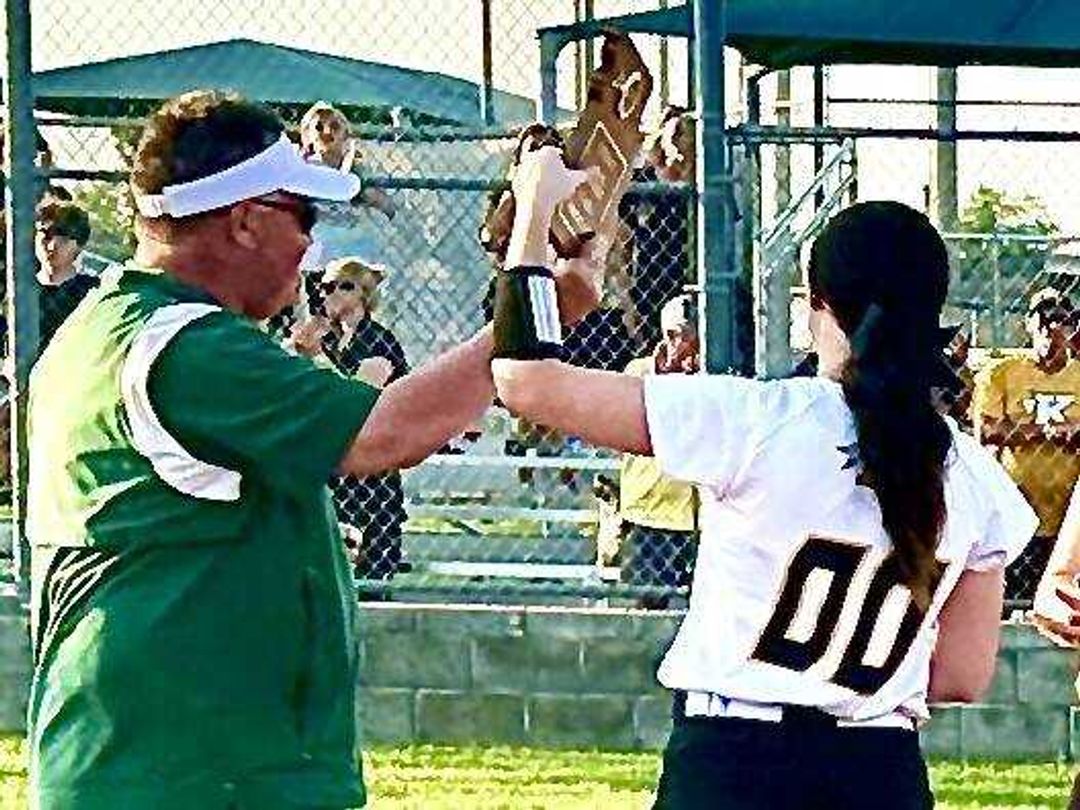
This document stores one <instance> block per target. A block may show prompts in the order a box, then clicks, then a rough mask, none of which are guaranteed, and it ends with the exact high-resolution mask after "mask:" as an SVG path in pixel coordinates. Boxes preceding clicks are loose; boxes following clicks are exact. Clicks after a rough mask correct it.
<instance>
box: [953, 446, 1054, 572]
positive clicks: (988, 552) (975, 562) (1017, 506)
mask: <svg viewBox="0 0 1080 810" xmlns="http://www.w3.org/2000/svg"><path fill="white" fill-rule="evenodd" d="M956 441H957V442H958V443H961V446H960V451H961V452H962V453H964V455H965V456H966V458H967V461H968V465H969V468H970V469H971V471H972V473H973V475H974V477H975V486H976V488H977V492H978V497H979V500H980V502H981V503H982V506H983V515H984V519H983V521H982V525H983V529H982V532H981V534H980V536H979V537H977V538H976V539H975V542H974V543H973V544H972V546H971V550H970V551H969V553H968V557H967V563H966V566H965V567H967V568H969V569H971V570H974V571H988V570H990V569H992V568H1001V567H1004V566H1006V565H1008V564H1009V563H1011V562H1012V561H1013V560H1014V559H1016V557H1017V556H1019V554H1020V552H1021V551H1023V550H1024V546H1026V545H1027V544H1028V542H1029V541H1030V540H1031V538H1032V536H1033V535H1034V534H1035V531H1036V529H1038V527H1039V518H1038V516H1037V515H1036V514H1035V510H1033V509H1032V508H1031V505H1030V504H1028V502H1027V500H1026V499H1025V498H1024V496H1023V494H1022V493H1021V492H1020V489H1019V488H1018V487H1017V486H1016V484H1015V483H1014V482H1013V480H1012V479H1011V478H1010V477H1009V474H1008V473H1007V472H1005V469H1004V468H1003V467H1002V466H1001V465H1000V464H998V462H997V460H996V459H995V458H994V457H993V456H992V455H991V454H990V453H989V452H988V451H987V450H986V448H984V447H981V446H979V444H978V443H977V442H976V441H975V440H974V439H973V438H971V437H970V436H967V435H962V434H961V435H958V436H957V439H956Z"/></svg>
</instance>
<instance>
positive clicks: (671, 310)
mask: <svg viewBox="0 0 1080 810" xmlns="http://www.w3.org/2000/svg"><path fill="white" fill-rule="evenodd" d="M696 313H697V309H696V306H695V302H694V299H693V297H692V296H690V295H680V296H677V297H676V298H673V299H672V300H670V301H669V302H668V303H667V304H665V305H664V308H663V309H662V310H660V329H661V332H662V335H663V337H662V338H661V339H660V342H659V343H658V344H657V346H656V349H655V350H654V351H653V352H652V354H651V355H650V356H648V357H639V358H637V359H635V360H632V361H631V362H630V364H629V365H627V367H626V373H627V374H633V375H634V376H638V377H645V376H648V375H651V374H692V373H694V372H696V371H697V370H698V364H699V360H700V347H699V344H698V333H697V318H696ZM619 516H620V517H621V519H622V555H621V556H622V579H623V581H625V582H629V583H631V584H633V585H656V586H662V587H668V588H675V587H688V586H689V585H690V580H691V576H692V573H693V567H694V556H695V554H694V543H695V535H696V533H697V495H696V492H695V490H694V487H693V486H691V485H690V484H687V483H684V482H682V481H676V480H674V479H672V478H669V477H668V476H666V475H664V473H663V472H661V470H660V465H659V463H658V462H657V461H656V459H655V458H653V457H652V456H637V455H633V454H632V453H626V454H624V455H623V458H622V468H621V471H620V474H619ZM668 602H669V596H668V595H666V594H651V595H649V596H647V597H645V598H644V599H642V601H641V605H642V607H647V608H653V609H658V608H665V607H667V605H668Z"/></svg>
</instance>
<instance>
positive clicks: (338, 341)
mask: <svg viewBox="0 0 1080 810" xmlns="http://www.w3.org/2000/svg"><path fill="white" fill-rule="evenodd" d="M385 276H386V270H385V268H384V267H382V266H381V265H378V264H374V263H371V262H367V261H365V260H363V259H360V258H358V257H355V256H347V257H343V258H340V259H335V260H333V261H331V262H329V263H327V265H326V267H325V269H324V270H323V273H322V275H321V277H319V286H320V289H319V295H318V303H317V304H316V305H315V306H316V307H317V308H320V309H321V311H322V315H324V316H325V317H324V318H323V317H317V318H316V319H314V325H313V327H312V328H311V330H309V329H307V328H306V326H305V325H304V324H301V325H300V326H299V327H298V330H302V331H305V332H309V334H308V335H307V336H306V339H305V337H303V336H302V337H300V339H299V340H298V341H294V342H295V343H296V348H297V349H298V350H300V351H303V352H305V353H308V354H313V355H315V356H316V358H317V361H318V358H320V357H321V358H323V359H324V360H325V361H326V362H329V363H330V364H332V365H333V366H334V368H336V369H337V370H338V371H339V372H341V373H342V374H344V375H346V376H349V377H360V378H362V379H364V380H365V381H367V382H369V383H371V384H373V385H377V386H380V387H382V386H384V385H387V384H389V383H391V382H393V381H394V380H396V379H398V378H399V377H403V376H405V375H406V374H408V372H409V364H408V361H407V360H406V358H405V352H404V350H403V349H402V348H401V344H400V343H399V342H398V339H397V338H396V337H395V336H394V333H393V332H391V331H390V330H389V329H387V328H386V327H385V326H383V325H382V324H381V323H378V322H377V321H376V320H374V318H373V317H372V315H373V314H374V312H375V310H376V308H377V307H378V303H379V285H380V284H381V283H382V281H383V279H384V278H385ZM305 343H307V344H314V345H309V346H308V347H305V345H304V344H305ZM330 488H331V490H332V491H333V495H334V505H335V507H336V509H337V513H338V520H339V521H340V522H341V523H343V524H346V527H349V526H352V527H354V528H355V529H357V530H359V534H360V535H361V537H359V538H355V541H356V542H355V548H353V552H354V563H355V573H356V576H357V577H358V578H360V579H390V578H392V577H393V576H394V574H395V573H396V572H397V571H398V569H399V567H400V565H401V527H402V524H404V522H405V517H406V515H405V496H404V492H403V490H402V486H401V476H400V475H399V474H398V473H396V472H393V473H387V474H385V475H378V476H371V477H369V478H356V477H353V476H340V477H335V478H334V479H333V480H332V481H331V482H330ZM349 534H352V533H351V532H349V531H347V530H346V535H347V538H346V539H347V541H348V539H349V538H348V535H349Z"/></svg>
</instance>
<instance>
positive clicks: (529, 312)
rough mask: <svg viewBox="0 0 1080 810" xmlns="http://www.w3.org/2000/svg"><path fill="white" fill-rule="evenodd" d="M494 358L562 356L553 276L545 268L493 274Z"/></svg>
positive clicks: (530, 358) (503, 271) (536, 267)
mask: <svg viewBox="0 0 1080 810" xmlns="http://www.w3.org/2000/svg"><path fill="white" fill-rule="evenodd" d="M494 356H495V357H506V358H510V359H513V360H544V359H547V358H551V357H556V358H558V357H561V356H562V326H561V324H560V323H559V303H558V298H557V296H556V293H555V277H554V275H553V274H552V272H551V270H550V269H549V268H547V267H538V266H523V267H512V268H510V269H509V270H500V271H498V272H497V273H496V274H495V352H494Z"/></svg>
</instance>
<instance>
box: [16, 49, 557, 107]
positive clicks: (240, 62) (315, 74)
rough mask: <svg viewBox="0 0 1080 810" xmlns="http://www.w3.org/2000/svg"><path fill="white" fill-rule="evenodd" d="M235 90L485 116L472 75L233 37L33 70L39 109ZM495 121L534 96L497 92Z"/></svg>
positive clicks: (279, 99)
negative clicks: (463, 76)
mask: <svg viewBox="0 0 1080 810" xmlns="http://www.w3.org/2000/svg"><path fill="white" fill-rule="evenodd" d="M205 87H214V88H221V89H230V90H235V91H237V92H238V93H240V94H242V95H243V96H245V97H247V98H249V99H252V100H254V101H261V102H265V103H270V104H276V105H284V106H297V107H300V106H307V105H309V104H311V103H312V102H313V101H315V100H317V99H323V100H325V101H328V102H330V103H331V104H334V105H337V106H341V107H345V108H352V109H354V110H356V109H366V110H369V111H383V112H385V111H388V110H390V109H391V108H394V107H402V108H404V109H406V110H409V111H410V112H412V113H413V114H414V116H415V117H417V118H419V119H420V120H427V121H440V122H447V123H455V124H463V125H473V126H476V125H480V124H482V123H483V122H482V118H481V112H480V93H481V90H480V88H479V87H478V85H476V84H475V83H473V82H469V81H466V80H464V79H458V78H454V77H452V76H446V75H444V74H441V73H430V72H426V71H421V70H410V69H407V68H400V67H394V66H392V65H385V64H380V63H377V62H365V61H362V60H359V59H349V58H346V57H342V56H333V55H331V54H325V53H317V52H314V51H305V50H300V49H297V48H286V47H284V46H281V45H272V44H268V43H264V42H256V41H253V40H249V39H234V40H229V41H226V42H215V43H212V44H209V45H197V46H193V47H189V48H179V49H176V50H170V51H161V52H158V53H150V54H143V55H139V56H128V57H124V58H121V59H111V60H109V61H105V62H92V63H88V64H85V65H75V66H73V67H66V68H59V69H56V70H47V71H44V72H41V73H37V74H35V75H34V92H35V94H36V96H37V101H36V105H37V107H38V108H39V109H46V110H52V111H56V112H75V113H84V114H103V115H104V114H119V113H120V112H126V111H128V110H129V109H130V108H131V106H132V103H133V102H136V103H137V102H148V105H147V106H154V105H156V103H157V102H160V101H161V100H162V99H166V98H169V97H171V96H174V95H177V94H178V93H182V92H184V91H187V90H193V89H196V88H205ZM494 108H495V109H494V120H495V122H497V123H501V124H509V123H521V122H524V121H531V120H533V119H534V118H535V115H536V112H535V108H534V105H533V102H532V101H530V100H529V99H526V98H523V97H521V96H515V95H512V94H510V93H503V92H501V91H495V93H494Z"/></svg>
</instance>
